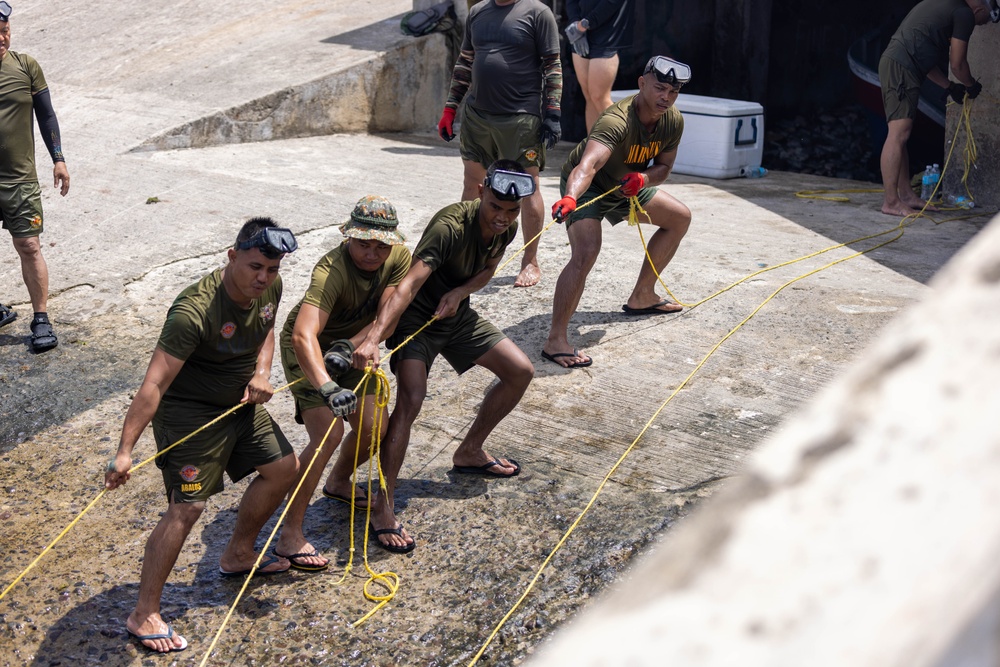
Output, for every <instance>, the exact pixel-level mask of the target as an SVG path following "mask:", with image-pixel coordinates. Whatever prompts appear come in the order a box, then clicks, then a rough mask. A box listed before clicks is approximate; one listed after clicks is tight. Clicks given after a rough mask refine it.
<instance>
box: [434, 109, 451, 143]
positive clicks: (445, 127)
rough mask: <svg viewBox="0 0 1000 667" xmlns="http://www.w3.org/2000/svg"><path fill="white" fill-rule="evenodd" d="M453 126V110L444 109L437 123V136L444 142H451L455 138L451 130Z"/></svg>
mask: <svg viewBox="0 0 1000 667" xmlns="http://www.w3.org/2000/svg"><path fill="white" fill-rule="evenodd" d="M454 124H455V110H454V109H452V108H451V107H445V108H444V111H443V112H441V120H439V121H438V134H440V135H441V138H442V139H444V140H445V141H451V140H452V139H454V138H455V131H454V130H453V129H452V125H454Z"/></svg>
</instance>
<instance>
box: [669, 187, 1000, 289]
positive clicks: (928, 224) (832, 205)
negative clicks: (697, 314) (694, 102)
mask: <svg viewBox="0 0 1000 667" xmlns="http://www.w3.org/2000/svg"><path fill="white" fill-rule="evenodd" d="M777 176H778V177H777V178H775V179H767V178H765V179H760V180H754V181H747V180H746V179H733V180H724V181H720V180H712V179H701V178H695V177H690V176H682V177H679V178H678V179H677V180H679V181H680V182H683V183H700V184H704V185H709V186H711V187H714V188H718V189H719V190H722V191H725V192H729V193H730V194H733V195H735V196H737V197H740V198H741V199H743V200H745V201H747V202H749V203H751V204H754V205H756V206H760V207H761V208H764V209H767V210H768V211H771V212H772V213H775V214H777V215H779V216H781V217H783V218H785V219H787V220H790V221H791V222H793V223H795V224H797V225H799V226H801V227H803V228H805V229H808V230H810V231H812V232H815V233H816V234H819V235H821V236H824V237H826V238H828V239H830V240H831V241H833V242H834V243H844V244H846V247H848V248H850V249H852V250H855V251H859V252H860V251H864V250H867V249H869V248H872V247H873V246H876V245H878V244H879V243H883V242H885V241H887V240H889V239H891V238H892V237H893V234H885V235H882V236H879V237H877V238H873V239H867V240H861V239H863V237H865V236H868V235H870V234H876V233H878V232H884V231H889V230H893V229H894V228H896V227H897V226H898V225H899V222H900V220H899V218H897V217H895V216H890V215H885V214H883V213H882V212H881V211H880V210H879V209H880V207H881V205H882V194H881V192H845V193H843V195H842V196H847V197H848V198H849V199H850V201H849V202H834V201H824V200H819V199H803V198H800V197H797V196H796V192H797V191H807V190H818V191H835V190H850V189H864V190H878V189H879V186H878V184H872V183H859V182H855V181H838V180H835V179H828V178H819V177H812V176H808V175H806V174H778V175H777ZM789 177H791V178H789ZM681 179H683V180H681ZM792 179H794V180H792ZM792 188H795V190H793V189H792ZM975 212H979V213H982V215H981V217H977V218H973V219H969V220H961V221H955V222H947V223H944V224H938V225H935V224H934V222H932V220H933V221H936V222H939V223H940V222H942V221H945V220H948V219H949V218H952V217H956V216H959V215H963V214H964V213H963V212H939V213H933V212H929V213H928V214H927V218H926V219H919V220H917V221H916V222H915V223H914V224H912V225H909V226H908V227H907V228H906V230H905V233H904V234H903V237H902V238H901V239H899V241H896V242H894V243H891V244H889V245H887V246H886V247H885V248H881V249H879V250H876V251H874V252H871V253H868V254H866V257H867V258H868V259H870V260H872V261H875V262H877V263H879V264H881V265H882V266H884V267H886V268H887V269H890V270H892V271H894V272H896V273H898V274H900V275H903V276H905V277H907V278H910V279H911V280H915V281H917V282H920V283H923V284H926V283H927V282H928V281H929V280H930V278H931V277H932V276H934V274H936V273H937V272H938V270H939V269H940V268H941V267H942V266H944V265H945V264H946V263H947V262H948V260H950V259H951V258H952V256H954V255H955V253H956V252H958V251H959V250H961V248H962V247H963V246H964V245H965V244H966V243H967V242H968V241H969V240H970V239H971V238H972V237H974V236H975V235H976V234H978V233H979V231H980V230H981V229H982V228H983V227H985V226H986V225H987V224H988V223H989V221H990V219H991V218H992V217H993V215H994V214H995V213H996V211H975ZM831 245H832V244H831ZM816 249H818V248H814V249H812V250H816ZM682 252H683V249H682ZM803 254H806V253H805V251H804V252H803ZM788 259H793V258H788ZM831 259H833V258H832V257H831Z"/></svg>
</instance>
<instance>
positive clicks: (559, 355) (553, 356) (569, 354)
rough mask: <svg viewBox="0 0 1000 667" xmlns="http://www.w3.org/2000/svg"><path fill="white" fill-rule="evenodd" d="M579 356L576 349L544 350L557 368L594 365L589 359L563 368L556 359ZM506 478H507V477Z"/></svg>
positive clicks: (543, 352) (547, 357) (545, 356)
mask: <svg viewBox="0 0 1000 667" xmlns="http://www.w3.org/2000/svg"><path fill="white" fill-rule="evenodd" d="M579 356H580V350H578V349H576V348H575V347H574V348H573V351H572V352H554V353H552V354H549V353H548V352H546V351H545V350H542V358H543V359H548V360H549V361H551V362H552V363H554V364H556V365H557V366H562V367H563V368H586V367H587V366H589V365H591V364H592V363H594V360H593V359H587V360H586V361H575V362H573V363H572V364H570V365H569V366H563V365H562V364H560V363H559V362H558V361H556V359H559V358H562V357H579ZM504 476H505V477H506V475H504Z"/></svg>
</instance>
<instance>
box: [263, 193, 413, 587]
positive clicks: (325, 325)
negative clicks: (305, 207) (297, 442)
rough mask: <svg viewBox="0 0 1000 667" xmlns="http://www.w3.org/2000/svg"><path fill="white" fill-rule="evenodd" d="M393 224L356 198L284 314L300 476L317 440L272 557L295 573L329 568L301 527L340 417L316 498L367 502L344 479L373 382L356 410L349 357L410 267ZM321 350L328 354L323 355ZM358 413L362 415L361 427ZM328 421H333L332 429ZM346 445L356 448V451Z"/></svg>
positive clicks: (389, 214) (389, 208) (359, 376)
mask: <svg viewBox="0 0 1000 667" xmlns="http://www.w3.org/2000/svg"><path fill="white" fill-rule="evenodd" d="M398 225H399V221H398V219H397V217H396V209H395V207H394V206H393V205H392V204H391V203H390V202H389V200H388V199H386V198H385V197H376V196H371V195H370V196H367V197H363V198H362V199H361V200H360V201H359V202H358V203H357V205H356V206H355V207H354V210H353V211H351V217H350V219H349V220H348V221H347V223H345V224H344V225H343V226H342V227H341V228H340V231H341V232H342V233H343V234H344V236H345V237H347V240H346V241H345V242H344V243H342V244H341V245H339V246H337V247H336V248H334V249H333V250H331V251H330V252H328V253H326V254H325V255H324V256H323V257H322V258H320V260H319V262H317V263H316V267H315V268H314V269H313V273H312V281H311V282H310V283H309V289H308V290H306V295H305V297H303V299H302V301H301V302H300V303H299V304H298V305H297V306H295V308H294V309H293V310H292V312H291V313H290V314H289V315H288V320H287V321H286V322H285V328H284V329H283V330H282V332H281V363H282V365H283V366H284V367H285V379H286V380H288V382H296V381H297V380H299V379H301V378H306V379H307V381H304V382H298V383H296V384H293V385H292V388H291V391H292V394H293V395H294V396H295V419H296V421H298V422H299V423H300V424H305V427H306V432H307V433H308V434H309V445H308V446H307V447H306V448H305V449H304V450H302V452H301V453H300V454H299V469H300V470H301V471H303V472H304V471H305V469H306V467H307V466H308V465H309V462H310V461H312V460H313V456H315V455H316V449H317V448H318V447H319V446H320V443H323V442H325V445H324V446H323V449H321V450H320V454H319V456H317V457H316V461H315V462H314V463H313V465H312V468H310V470H309V475H308V476H307V477H306V479H305V481H304V482H303V483H302V487H301V488H300V489H299V491H298V493H297V494H296V496H295V498H294V499H293V500H292V502H291V503H290V504H289V506H288V513H287V514H286V515H285V522H284V524H283V525H282V527H281V535H280V537H279V538H278V543H277V544H275V545H274V553H275V554H276V555H279V556H283V557H284V558H287V559H288V560H289V561H290V562H291V564H292V567H294V568H296V569H299V570H305V571H307V572H317V571H320V570H325V569H326V568H327V567H329V565H330V561H329V559H328V558H325V557H324V556H321V555H320V554H319V553H318V552H317V551H316V548H315V547H313V545H312V544H310V543H309V541H308V540H307V539H306V537H305V534H304V533H303V532H302V522H303V520H304V519H305V514H306V508H307V507H308V506H309V500H310V499H311V498H312V494H313V491H315V490H316V485H317V484H318V483H319V478H320V477H321V476H322V474H323V469H324V468H325V467H326V464H327V462H328V461H329V460H330V457H331V456H332V455H333V450H334V449H336V447H337V444H338V443H340V441H341V439H342V438H343V437H344V425H343V421H344V420H343V418H344V417H346V418H347V419H348V420H349V421H350V422H351V427H352V428H353V429H354V431H353V433H351V434H349V435H348V439H347V441H346V442H345V445H344V447H343V448H342V449H341V450H340V456H338V457H337V462H336V464H334V466H333V470H332V471H331V472H330V475H329V476H328V477H327V479H326V484H325V485H324V486H323V495H324V496H326V497H327V498H330V499H333V500H340V501H343V502H347V503H350V502H352V499H353V502H354V503H355V504H356V505H358V506H359V507H361V508H362V509H363V508H364V507H365V506H364V504H363V503H365V502H367V498H366V497H365V496H364V495H361V492H360V489H358V490H354V489H353V488H352V483H351V475H352V474H353V472H354V466H355V461H357V463H362V462H364V461H367V460H368V445H369V443H370V442H371V437H372V428H373V421H374V417H375V390H376V383H375V382H374V380H369V382H368V383H367V385H365V386H364V392H365V396H364V406H363V408H362V410H359V411H354V410H353V407H354V405H355V403H356V401H357V398H356V396H355V395H354V391H353V390H355V389H356V388H357V387H358V386H359V385H361V384H362V381H363V380H364V376H365V373H364V371H361V370H358V369H354V368H351V353H352V352H353V351H354V348H355V346H357V345H359V344H361V341H363V340H364V337H365V335H366V334H367V333H368V330H369V328H370V326H371V323H372V321H373V320H374V319H375V313H376V311H377V310H378V307H379V305H380V304H383V303H385V302H386V301H387V300H388V299H389V298H390V297H391V296H392V294H393V292H395V291H396V286H397V285H399V282H400V281H401V280H402V279H403V276H405V275H406V271H407V270H408V269H409V268H410V251H409V250H407V249H406V247H405V246H404V245H403V244H404V243H406V238H405V237H404V236H403V234H402V233H401V232H400V231H399V230H398V229H397V227H398ZM324 350H328V352H327V353H326V356H325V357H324V354H323V351H324ZM359 412H360V413H363V415H364V424H363V427H362V425H361V424H359ZM335 417H341V419H338V420H337V422H336V424H333V420H334V418H335ZM331 424H332V426H333V430H330V427H331ZM382 429H383V430H382V432H381V433H379V437H380V438H381V437H382V436H383V435H385V432H384V429H385V427H384V425H383V427H382ZM358 433H360V434H361V436H360V440H359V439H358V437H357V434H358ZM324 438H325V441H324ZM347 443H358V446H357V450H356V451H355V447H354V446H348V444H347ZM355 455H356V458H355ZM293 488H294V486H293Z"/></svg>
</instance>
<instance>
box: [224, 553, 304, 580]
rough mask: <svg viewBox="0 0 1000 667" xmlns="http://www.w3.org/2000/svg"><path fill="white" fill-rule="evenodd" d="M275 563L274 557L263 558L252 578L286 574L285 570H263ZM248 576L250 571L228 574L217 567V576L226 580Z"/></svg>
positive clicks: (276, 560)
mask: <svg viewBox="0 0 1000 667" xmlns="http://www.w3.org/2000/svg"><path fill="white" fill-rule="evenodd" d="M277 562H278V559H277V558H275V557H274V556H271V557H269V558H265V559H264V560H262V561H261V563H260V567H258V568H257V571H256V572H254V576H255V577H269V576H271V575H272V574H282V573H283V572H288V570H287V569H286V570H265V569H264V568H265V567H267V566H268V565H270V564H271V563H277ZM248 574H250V570H249V569H247V570H239V571H238V572H229V571H227V570H223V569H222V566H221V565H220V566H219V575H220V576H223V577H226V578H227V579H228V578H230V577H244V576H246V575H248Z"/></svg>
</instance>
